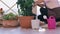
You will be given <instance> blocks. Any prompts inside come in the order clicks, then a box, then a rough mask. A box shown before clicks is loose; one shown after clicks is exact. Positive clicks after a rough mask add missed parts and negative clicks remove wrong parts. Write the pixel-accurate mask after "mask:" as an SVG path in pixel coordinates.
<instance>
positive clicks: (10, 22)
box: [3, 13, 18, 27]
mask: <svg viewBox="0 0 60 34" xmlns="http://www.w3.org/2000/svg"><path fill="white" fill-rule="evenodd" d="M3 26H5V27H13V26H18V18H17V15H14V14H13V13H9V14H6V15H4V16H3Z"/></svg>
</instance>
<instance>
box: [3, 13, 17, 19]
mask: <svg viewBox="0 0 60 34" xmlns="http://www.w3.org/2000/svg"><path fill="white" fill-rule="evenodd" d="M3 19H4V20H15V19H17V15H14V14H13V13H9V14H7V15H4V16H3Z"/></svg>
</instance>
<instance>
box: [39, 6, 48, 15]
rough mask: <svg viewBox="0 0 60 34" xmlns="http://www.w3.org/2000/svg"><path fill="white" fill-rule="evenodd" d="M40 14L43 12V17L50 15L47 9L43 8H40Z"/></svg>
mask: <svg viewBox="0 0 60 34" xmlns="http://www.w3.org/2000/svg"><path fill="white" fill-rule="evenodd" d="M40 12H41V14H42V15H47V14H48V13H47V12H48V10H47V8H43V7H41V8H40Z"/></svg>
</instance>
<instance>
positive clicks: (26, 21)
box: [20, 16, 34, 28]
mask: <svg viewBox="0 0 60 34" xmlns="http://www.w3.org/2000/svg"><path fill="white" fill-rule="evenodd" d="M33 18H34V17H33V16H22V17H20V26H21V27H22V28H31V20H32V19H33Z"/></svg>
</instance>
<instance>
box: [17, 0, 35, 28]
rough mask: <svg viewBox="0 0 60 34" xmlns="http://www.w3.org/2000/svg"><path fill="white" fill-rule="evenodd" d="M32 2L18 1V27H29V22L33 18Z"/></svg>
mask: <svg viewBox="0 0 60 34" xmlns="http://www.w3.org/2000/svg"><path fill="white" fill-rule="evenodd" d="M33 2H34V1H33V0H18V1H17V5H19V6H18V8H19V7H20V8H19V10H20V11H19V10H18V13H19V15H22V16H20V26H21V27H24V28H30V27H31V20H32V19H33V18H34V17H33V14H32V3H33Z"/></svg>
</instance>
